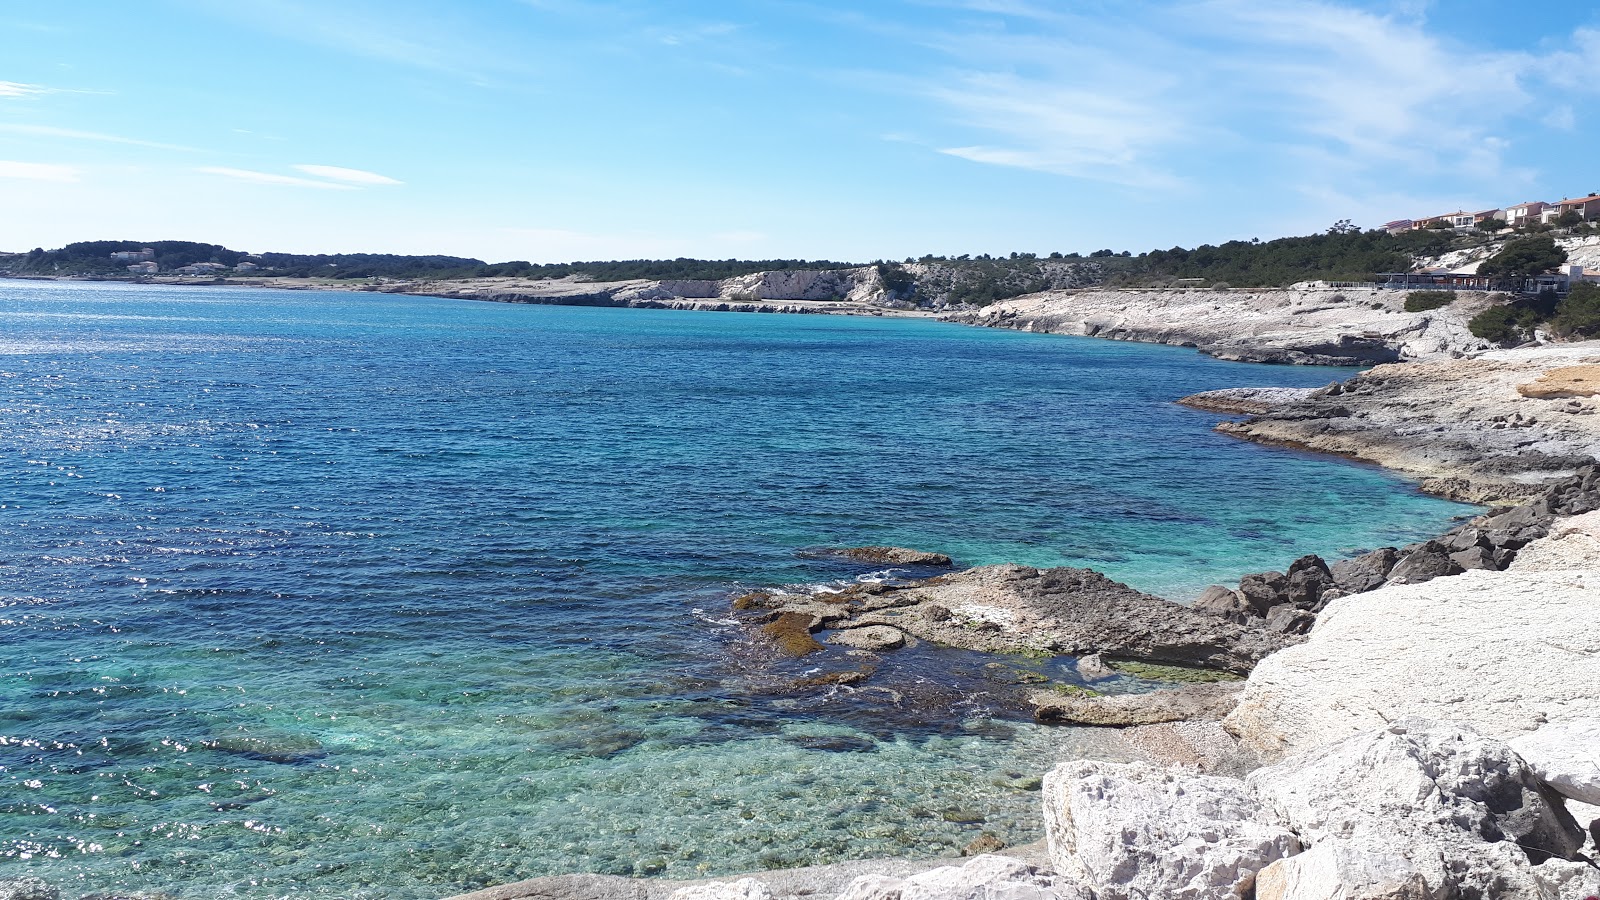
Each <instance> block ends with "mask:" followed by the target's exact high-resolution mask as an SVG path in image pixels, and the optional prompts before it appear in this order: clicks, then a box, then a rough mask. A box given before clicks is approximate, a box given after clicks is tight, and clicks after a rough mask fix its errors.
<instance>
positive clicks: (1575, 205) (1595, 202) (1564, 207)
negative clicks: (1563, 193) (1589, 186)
mask: <svg viewBox="0 0 1600 900" xmlns="http://www.w3.org/2000/svg"><path fill="white" fill-rule="evenodd" d="M1556 208H1557V209H1558V210H1560V213H1557V215H1560V214H1561V213H1565V212H1567V211H1568V210H1571V211H1573V212H1576V213H1577V214H1578V215H1579V216H1581V217H1582V218H1583V221H1585V222H1593V221H1595V220H1596V219H1600V194H1590V195H1589V196H1587V197H1579V198H1577V199H1576V200H1563V201H1561V202H1560V203H1557V204H1556Z"/></svg>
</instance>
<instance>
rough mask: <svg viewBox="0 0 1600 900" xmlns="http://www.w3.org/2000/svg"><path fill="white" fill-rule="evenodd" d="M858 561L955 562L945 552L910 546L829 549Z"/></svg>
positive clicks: (921, 563) (898, 564)
mask: <svg viewBox="0 0 1600 900" xmlns="http://www.w3.org/2000/svg"><path fill="white" fill-rule="evenodd" d="M829 552H831V553H833V554H835V555H837V556H842V557H844V558H845V559H853V560H855V561H857V562H866V563H882V564H883V565H889V566H951V565H954V563H953V562H952V561H951V560H950V557H948V556H946V555H945V554H943V553H929V552H927V551H924V550H912V549H910V548H908V547H844V548H842V549H839V550H833V551H829Z"/></svg>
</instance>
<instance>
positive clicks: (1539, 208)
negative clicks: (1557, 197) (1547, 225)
mask: <svg viewBox="0 0 1600 900" xmlns="http://www.w3.org/2000/svg"><path fill="white" fill-rule="evenodd" d="M1548 206H1550V204H1548V203H1546V202H1544V201H1543V200H1530V201H1528V202H1527V203H1518V204H1517V205H1516V206H1508V207H1506V224H1507V225H1510V226H1511V227H1512V228H1522V227H1524V226H1526V225H1530V224H1532V223H1534V222H1537V221H1539V214H1540V213H1542V212H1544V211H1545V209H1546V208H1547V207H1548Z"/></svg>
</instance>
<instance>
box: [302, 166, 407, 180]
mask: <svg viewBox="0 0 1600 900" xmlns="http://www.w3.org/2000/svg"><path fill="white" fill-rule="evenodd" d="M295 168H296V169H299V170H300V171H302V172H304V173H306V174H307V175H315V176H317V177H318V178H330V179H332V180H334V181H344V182H348V183H350V184H404V183H405V182H403V181H396V180H395V179H393V178H390V177H389V176H387V175H379V174H378V173H377V172H366V171H363V170H361V169H346V168H344V167H342V166H311V165H302V166H295Z"/></svg>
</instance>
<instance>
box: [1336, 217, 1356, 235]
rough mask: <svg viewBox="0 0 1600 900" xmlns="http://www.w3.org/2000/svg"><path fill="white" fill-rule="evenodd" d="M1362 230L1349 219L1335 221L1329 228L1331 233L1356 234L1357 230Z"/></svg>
mask: <svg viewBox="0 0 1600 900" xmlns="http://www.w3.org/2000/svg"><path fill="white" fill-rule="evenodd" d="M1360 230H1361V229H1360V228H1358V227H1356V225H1355V224H1354V223H1352V222H1351V221H1350V220H1349V219H1340V220H1339V221H1337V222H1335V223H1333V227H1331V228H1329V229H1328V233H1329V234H1355V233H1356V232H1358V231H1360Z"/></svg>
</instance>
